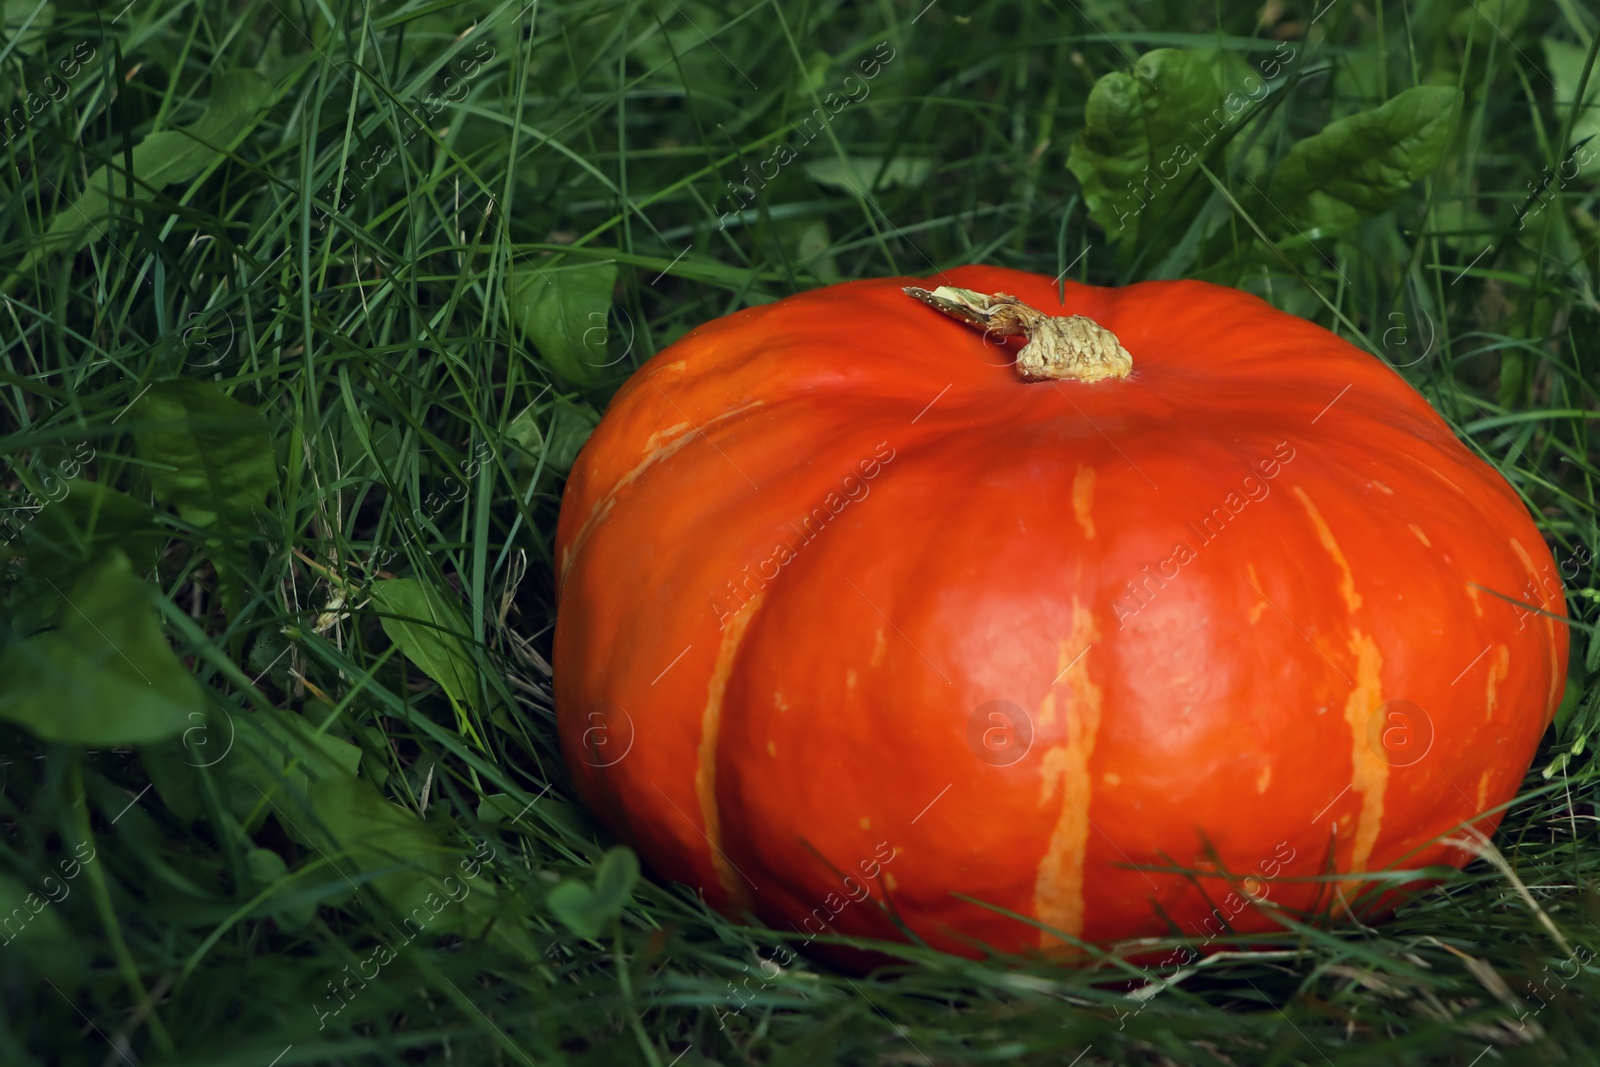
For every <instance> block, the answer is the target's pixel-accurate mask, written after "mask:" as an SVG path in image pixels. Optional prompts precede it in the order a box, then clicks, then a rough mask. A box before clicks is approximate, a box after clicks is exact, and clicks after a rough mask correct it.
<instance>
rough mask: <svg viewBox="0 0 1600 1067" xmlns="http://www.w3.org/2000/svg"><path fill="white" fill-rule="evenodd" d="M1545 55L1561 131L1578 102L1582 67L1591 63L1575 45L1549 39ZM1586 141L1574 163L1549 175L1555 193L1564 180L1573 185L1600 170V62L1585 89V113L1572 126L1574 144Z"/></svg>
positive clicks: (1579, 113)
mask: <svg viewBox="0 0 1600 1067" xmlns="http://www.w3.org/2000/svg"><path fill="white" fill-rule="evenodd" d="M1544 56H1545V59H1546V61H1547V62H1548V63H1549V65H1550V74H1551V76H1552V77H1554V78H1555V82H1556V91H1555V101H1554V103H1555V109H1556V118H1557V123H1556V128H1557V129H1560V127H1561V124H1562V123H1564V122H1565V121H1566V118H1567V112H1568V111H1570V110H1571V108H1572V105H1573V102H1574V101H1575V100H1577V99H1578V82H1579V80H1580V79H1582V77H1583V64H1584V63H1585V62H1586V61H1587V60H1588V58H1589V52H1588V50H1587V49H1585V48H1580V47H1579V46H1577V45H1575V44H1568V43H1567V42H1566V41H1558V40H1556V39H1555V38H1554V37H1546V38H1545V39H1544ZM1586 139H1587V140H1588V142H1589V143H1588V144H1586V145H1583V147H1582V148H1580V149H1578V150H1577V151H1576V152H1575V153H1573V157H1572V162H1571V163H1564V164H1563V165H1562V166H1560V167H1558V168H1557V171H1556V173H1555V174H1552V175H1550V179H1551V185H1552V187H1554V188H1553V189H1552V191H1555V189H1558V188H1559V187H1560V185H1561V184H1563V179H1565V181H1568V182H1570V181H1571V180H1572V179H1573V178H1576V177H1579V176H1583V177H1587V176H1588V175H1591V174H1594V173H1595V172H1596V171H1600V61H1597V62H1596V63H1595V65H1594V69H1593V70H1591V71H1590V72H1589V84H1588V85H1586V86H1584V89H1583V110H1581V111H1580V112H1578V118H1577V121H1576V122H1574V123H1573V124H1572V143H1573V144H1583V142H1584V141H1585V140H1586Z"/></svg>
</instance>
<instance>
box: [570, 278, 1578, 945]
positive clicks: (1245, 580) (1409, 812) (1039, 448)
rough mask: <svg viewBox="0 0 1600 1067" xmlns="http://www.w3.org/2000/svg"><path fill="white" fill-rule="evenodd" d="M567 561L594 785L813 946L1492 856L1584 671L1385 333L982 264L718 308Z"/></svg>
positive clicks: (1371, 909) (596, 441) (1502, 493)
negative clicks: (1568, 692) (1338, 331)
mask: <svg viewBox="0 0 1600 1067" xmlns="http://www.w3.org/2000/svg"><path fill="white" fill-rule="evenodd" d="M926 285H933V286H935V287H934V288H933V289H932V290H931V291H929V290H928V289H927V288H925V287H924V286H926ZM908 294H909V295H908ZM930 305H932V306H930ZM556 568H557V584H558V590H559V594H558V608H557V612H558V613H557V623H556V630H555V637H554V659H553V664H554V670H555V677H554V687H555V703H556V710H557V716H558V721H559V728H560V734H561V740H562V744H563V749H564V753H565V757H566V760H567V763H568V766H569V768H570V771H571V774H572V778H573V781H574V783H575V786H576V789H577V791H578V793H579V794H580V795H581V797H582V798H583V799H584V800H585V801H586V802H587V803H588V804H589V805H590V806H591V807H592V808H593V809H594V810H595V811H596V812H597V813H599V815H600V816H601V817H602V818H603V819H604V820H605V821H606V822H607V823H608V824H609V826H610V827H611V828H612V829H613V830H614V831H615V832H616V833H617V834H618V835H620V836H621V837H622V838H623V839H624V840H626V841H628V842H630V843H632V844H633V845H634V846H635V847H636V848H637V849H638V851H639V853H640V854H641V855H642V857H643V858H644V860H645V861H646V862H647V863H648V865H649V866H650V867H651V868H653V870H654V871H655V872H656V873H657V874H658V875H659V876H660V877H662V878H665V879H669V880H675V881H678V882H682V883H686V884H687V885H689V886H692V887H694V888H696V889H697V890H699V891H701V892H702V893H703V894H704V898H705V900H706V901H707V902H709V903H710V904H711V905H713V906H715V907H717V908H720V909H722V910H724V911H725V912H727V913H729V914H733V915H739V914H743V913H745V912H749V913H753V914H754V915H755V916H757V917H759V919H760V920H762V921H763V922H765V923H766V924H768V925H769V926H770V927H771V928H772V929H774V930H778V931H783V932H784V933H785V936H788V937H791V938H792V937H796V936H798V937H801V938H805V939H807V940H808V941H810V940H811V939H813V938H816V937H820V936H823V935H849V936H859V937H877V938H890V939H894V938H901V937H903V936H904V935H903V933H902V928H901V924H904V929H905V930H906V931H909V932H910V933H912V934H915V935H916V936H917V937H920V938H922V939H924V940H925V941H926V942H927V943H929V944H931V945H933V946H935V947H937V948H941V949H945V950H948V951H951V952H956V953H964V954H969V955H973V954H978V953H980V952H981V951H983V946H988V947H991V948H994V949H998V950H1002V951H1006V952H1022V953H1029V952H1035V951H1038V950H1041V949H1043V950H1047V951H1050V952H1052V953H1053V954H1057V955H1060V956H1062V957H1068V958H1070V957H1071V956H1072V954H1073V953H1074V952H1082V951H1083V949H1082V945H1083V944H1085V943H1087V944H1093V945H1109V944H1114V943H1117V942H1121V941H1127V940H1129V939H1136V938H1143V937H1154V936H1171V935H1176V936H1178V937H1182V938H1188V939H1191V940H1192V941H1198V942H1201V943H1202V944H1206V943H1209V942H1210V941H1211V939H1213V938H1215V937H1217V936H1218V935H1219V934H1221V933H1222V932H1223V931H1224V930H1232V931H1235V932H1252V931H1263V930H1273V929H1279V928H1280V925H1279V923H1278V920H1277V918H1275V915H1274V912H1275V911H1276V910H1277V909H1287V911H1288V913H1291V914H1333V915H1337V916H1340V917H1343V916H1363V917H1368V918H1371V917H1375V916H1377V915H1379V914H1381V913H1382V912H1384V911H1385V910H1389V909H1392V907H1393V906H1394V902H1395V900H1396V899H1399V898H1398V897H1397V896H1396V894H1395V892H1393V891H1392V890H1393V889H1394V882H1395V880H1394V879H1391V880H1390V882H1389V883H1388V886H1387V888H1385V884H1384V883H1382V882H1380V881H1379V880H1378V879H1376V878H1373V877H1367V878H1362V877H1361V876H1362V875H1363V874H1364V873H1366V874H1370V872H1376V871H1380V870H1382V869H1384V868H1395V869H1404V870H1415V869H1417V868H1422V867H1426V866H1429V865H1434V864H1451V865H1456V866H1460V865H1462V864H1464V863H1465V862H1467V861H1468V860H1469V859H1470V858H1471V856H1472V851H1471V847H1470V843H1469V842H1466V841H1463V840H1462V836H1461V835H1462V834H1463V833H1468V834H1470V833H1471V832H1472V831H1471V829H1470V828H1476V829H1478V830H1481V831H1484V832H1488V831H1491V830H1492V829H1493V827H1494V826H1495V825H1496V823H1497V822H1498V819H1499V817H1500V806H1501V805H1503V804H1505V802H1506V801H1507V800H1508V799H1509V798H1511V797H1512V796H1513V795H1514V794H1515V793H1516V791H1517V789H1518V786H1519V783H1520V781H1521V779H1522V777H1523V775H1524V773H1525V772H1526V770H1527V768H1528V766H1529V764H1530V762H1531V760H1532V758H1533V756H1534V754H1535V748H1536V746H1537V744H1538V742H1539V739H1540V736H1541V734H1542V733H1543V731H1544V730H1545V728H1546V727H1547V726H1548V725H1549V723H1550V721H1551V719H1552V717H1553V715H1554V713H1555V709H1556V706H1557V704H1558V702H1559V700H1560V698H1561V695H1562V688H1563V681H1564V678H1565V674H1566V662H1567V643H1568V639H1567V631H1566V629H1565V626H1564V616H1565V611H1566V609H1565V605H1564V601H1563V597H1562V596H1561V594H1560V592H1559V590H1560V584H1559V582H1558V581H1555V580H1553V579H1554V570H1553V565H1552V559H1551V556H1550V553H1549V550H1548V548H1547V547H1546V546H1545V544H1544V542H1543V540H1542V538H1541V537H1540V534H1539V532H1538V530H1537V529H1536V527H1535V525H1534V523H1533V521H1532V520H1531V519H1530V517H1529V515H1528V513H1527V511H1526V509H1525V508H1524V506H1523V504H1522V502H1521V501H1520V500H1519V498H1518V496H1517V494H1516V493H1515V492H1514V491H1513V490H1512V489H1511V488H1510V486H1508V485H1507V483H1506V482H1505V481H1504V479H1503V478H1502V477H1501V476H1500V475H1499V474H1498V473H1497V472H1496V471H1494V470H1493V469H1492V468H1491V467H1489V466H1488V465H1487V464H1485V463H1484V462H1483V461H1481V460H1480V459H1478V458H1476V457H1475V456H1473V455H1472V454H1471V453H1470V452H1469V451H1468V450H1467V449H1466V448H1465V447H1463V446H1462V444H1461V443H1460V442H1459V441H1457V440H1456V438H1455V437H1454V435H1453V434H1452V433H1451V431H1450V429H1449V427H1448V426H1447V425H1446V424H1445V422H1444V421H1443V420H1442V419H1441V418H1440V417H1439V416H1438V415H1437V414H1436V413H1435V412H1434V411H1433V410H1432V409H1431V408H1430V407H1429V405H1428V404H1427V402H1426V401H1425V400H1424V399H1423V398H1422V397H1421V396H1420V395H1419V394H1418V393H1417V392H1416V391H1415V390H1414V389H1413V388H1412V387H1411V386H1409V385H1408V384H1407V383H1406V382H1405V381H1404V380H1403V379H1402V378H1400V377H1399V376H1398V375H1397V374H1395V373H1394V372H1393V371H1392V370H1391V369H1389V368H1388V367H1387V366H1385V365H1384V364H1383V363H1382V362H1381V361H1380V360H1378V359H1376V358H1374V357H1373V356H1371V355H1368V354H1366V353H1363V352H1362V351H1359V350H1358V349H1356V348H1355V347H1353V346H1351V345H1350V344H1348V343H1346V342H1345V341H1343V340H1341V339H1340V338H1338V337H1337V336H1335V335H1334V334H1332V333H1330V332H1328V331H1326V330H1324V329H1322V328H1320V327H1318V326H1316V325H1314V324H1311V323H1309V322H1306V321H1304V320H1302V319H1299V318H1296V317H1294V316H1292V315H1289V314H1286V313H1284V312H1280V311H1277V310H1275V309H1273V308H1272V307H1270V306H1269V305H1268V304H1266V303H1265V302H1263V301H1262V300H1260V299H1258V298H1256V297H1254V296H1251V295H1249V294H1246V293H1243V292H1239V291H1236V290H1233V289H1228V288H1224V287H1220V286H1216V285H1211V284H1205V283H1201V282H1196V281H1159V282H1145V283H1141V284H1137V285H1131V286H1128V287H1125V288H1099V287H1091V286H1085V285H1078V284H1074V283H1071V282H1067V283H1064V286H1063V287H1062V288H1060V289H1058V287H1057V285H1056V283H1055V282H1053V281H1052V280H1051V279H1049V278H1045V277H1040V276H1035V275H1031V274H1026V273H1020V272H1016V271H1011V270H1002V269H996V268H987V267H967V268H961V269H957V270H951V271H949V272H948V273H945V274H941V275H940V276H939V277H938V278H937V279H933V280H931V281H928V282H922V281H918V280H916V279H907V278H887V279H881V280H870V281H859V282H851V283H847V284H841V285H834V286H830V287H827V288H822V289H818V290H815V291H811V292H807V293H803V294H800V295H796V296H792V297H789V298H787V299H783V300H779V301H777V302H775V303H772V304H768V305H765V306H761V307H754V308H750V309H747V310H743V311H739V312H737V313H735V314H732V315H729V316H727V317H725V318H722V319H719V320H717V321H714V322H711V323H708V324H706V325H703V326H701V327H699V328H698V329H695V330H693V331H692V332H690V333H689V334H688V335H687V336H685V337H683V338H682V339H681V340H679V341H677V342H676V343H675V344H673V345H671V346H670V347H669V348H667V349H665V350H664V351H662V352H661V353H660V354H658V355H657V356H655V357H654V358H653V359H651V360H650V361H649V362H648V363H647V364H645V365H644V366H643V367H642V368H641V369H640V370H639V371H638V372H637V373H636V374H635V375H634V376H633V377H632V378H631V379H630V380H629V381H628V382H627V383H626V385H625V386H624V387H623V388H622V389H621V390H620V391H619V392H618V393H617V395H616V397H615V399H614V401H613V403H612V404H611V406H610V409H609V411H608V412H607V414H606V415H605V417H604V418H603V419H602V420H601V422H600V425H599V427H598V428H597V429H596V431H595V432H594V434H593V436H592V437H591V438H590V439H589V441H588V442H587V444H586V445H585V447H584V448H583V450H582V452H581V454H580V456H579V458H578V461H577V463H576V465H575V466H574V468H573V470H572V472H571V476H570V479H569V481H568V483H567V486H566V490H565V497H564V500H563V506H562V513H561V517H560V523H559V528H558V533H557V541H556ZM1323 876H1332V877H1323ZM1344 876H1348V877H1344ZM1399 881H1401V882H1404V881H1405V879H1404V878H1402V879H1399ZM790 930H793V931H794V933H793V934H789V931H790ZM816 944H822V942H817V943H816Z"/></svg>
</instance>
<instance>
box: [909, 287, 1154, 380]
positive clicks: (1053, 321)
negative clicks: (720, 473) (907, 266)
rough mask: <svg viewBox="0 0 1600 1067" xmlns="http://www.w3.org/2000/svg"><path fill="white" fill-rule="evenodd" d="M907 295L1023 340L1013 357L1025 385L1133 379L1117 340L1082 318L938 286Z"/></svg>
mask: <svg viewBox="0 0 1600 1067" xmlns="http://www.w3.org/2000/svg"><path fill="white" fill-rule="evenodd" d="M905 292H906V294H907V295H908V296H914V297H916V298H917V299H918V300H920V301H922V302H923V303H924V304H927V305H928V306H929V307H932V308H935V309H937V310H939V311H942V312H944V313H945V314H946V315H949V316H950V317H951V318H953V319H960V320H961V321H962V322H964V323H966V324H967V325H969V326H977V327H980V328H981V329H982V330H983V332H984V333H985V334H996V335H998V336H1001V337H1018V336H1020V337H1026V338H1027V339H1028V343H1027V344H1025V345H1023V346H1022V350H1021V351H1020V352H1018V353H1017V374H1019V375H1020V376H1021V377H1022V380H1023V381H1026V382H1048V381H1069V382H1098V381H1100V380H1101V379H1102V378H1126V377H1127V376H1128V375H1129V374H1132V373H1133V357H1132V356H1131V355H1129V354H1128V350H1127V349H1126V348H1123V347H1122V342H1120V341H1118V340H1117V335H1116V334H1114V333H1112V332H1111V331H1110V330H1108V329H1106V328H1105V327H1104V326H1102V325H1100V324H1099V323H1098V322H1095V321H1094V320H1093V319H1091V318H1087V317H1086V316H1083V315H1046V314H1045V313H1044V312H1042V311H1040V310H1039V309H1038V308H1036V307H1032V306H1030V305H1028V304H1024V303H1023V302H1022V301H1020V300H1018V299H1017V298H1016V297H1014V296H1011V295H1010V294H1009V293H988V294H985V293H976V292H973V291H972V290H971V289H957V288H955V287H954V286H949V285H941V286H939V288H937V289H935V290H933V291H932V292H929V291H928V290H926V289H919V288H917V287H916V286H914V285H912V286H907V287H906V289H905Z"/></svg>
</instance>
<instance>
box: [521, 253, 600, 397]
mask: <svg viewBox="0 0 1600 1067" xmlns="http://www.w3.org/2000/svg"><path fill="white" fill-rule="evenodd" d="M616 282H617V265H616V264H615V263H579V264H575V265H573V266H567V267H528V268H519V269H517V270H515V271H513V273H512V275H511V311H512V314H513V315H514V316H515V317H516V321H517V324H518V325H519V326H521V327H522V330H523V332H524V333H526V334H527V335H528V340H530V341H531V342H533V346H534V347H535V348H537V349H538V350H539V354H540V355H541V356H543V357H544V359H545V362H547V363H549V364H550V366H551V368H552V369H554V370H555V372H556V373H557V374H559V375H561V377H563V378H565V379H566V380H567V381H569V382H572V383H573V384H574V385H594V384H596V383H598V382H600V381H602V380H604V379H605V378H606V377H608V376H609V375H610V374H612V373H614V371H612V370H610V369H608V368H609V367H610V365H611V363H612V357H611V356H610V355H609V352H610V345H609V344H608V343H607V342H608V338H609V330H608V329H607V326H606V322H607V319H608V312H609V311H610V309H611V289H612V287H613V286H615V285H616Z"/></svg>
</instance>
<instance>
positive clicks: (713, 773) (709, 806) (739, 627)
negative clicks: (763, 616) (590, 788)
mask: <svg viewBox="0 0 1600 1067" xmlns="http://www.w3.org/2000/svg"><path fill="white" fill-rule="evenodd" d="M765 598H766V592H765V591H764V590H763V591H762V592H759V593H757V594H755V595H754V596H753V597H751V598H750V601H749V603H747V604H745V605H744V607H743V608H742V609H740V611H739V612H738V613H737V614H735V615H734V617H733V619H732V621H731V622H730V623H729V624H728V627H727V629H726V630H725V631H724V632H723V636H722V645H721V647H720V648H719V649H718V650H717V663H716V666H715V667H714V668H713V669H712V672H711V679H710V681H709V682H708V683H707V685H706V704H705V708H704V709H703V710H702V711H701V713H700V744H699V746H698V749H697V752H696V756H697V760H696V764H695V772H694V791H695V796H696V797H697V798H698V799H699V801H700V817H701V819H702V820H704V822H705V826H706V828H705V834H706V843H707V844H708V845H709V846H710V852H709V857H710V860H711V867H712V869H713V870H714V871H716V873H717V882H718V884H720V885H721V886H722V891H723V892H724V893H727V894H728V896H729V898H730V899H731V900H732V901H733V902H734V903H735V904H736V905H738V906H739V907H749V906H750V905H751V900H750V894H749V892H747V891H746V889H745V886H744V883H743V881H742V876H741V875H740V874H739V873H738V872H737V871H736V870H735V869H734V866H733V862H732V861H731V860H730V859H728V857H727V855H726V854H725V853H724V852H723V851H722V817H721V812H720V810H719V809H718V805H717V800H718V798H717V740H718V734H719V733H720V732H721V727H722V701H723V697H724V696H725V695H726V693H727V689H728V677H729V675H731V674H732V673H733V665H734V660H735V658H736V657H737V656H738V654H739V646H740V644H742V643H743V641H744V635H745V631H746V630H747V629H749V627H750V622H751V620H753V619H754V618H755V615H756V612H757V611H759V610H760V608H761V604H762V602H763V600H765Z"/></svg>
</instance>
